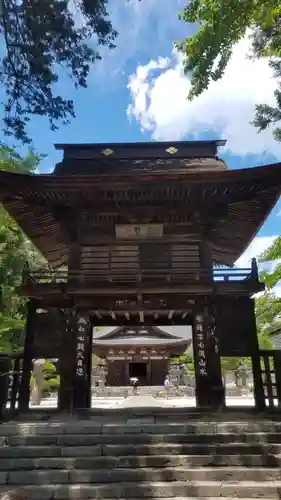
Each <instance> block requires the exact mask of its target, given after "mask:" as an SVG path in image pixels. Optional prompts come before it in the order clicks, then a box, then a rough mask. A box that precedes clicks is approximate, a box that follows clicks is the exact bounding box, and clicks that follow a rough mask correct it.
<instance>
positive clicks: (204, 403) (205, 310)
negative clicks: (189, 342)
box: [193, 298, 225, 408]
mask: <svg viewBox="0 0 281 500" xmlns="http://www.w3.org/2000/svg"><path fill="white" fill-rule="evenodd" d="M193 346H194V362H195V376H196V404H197V406H199V407H213V408H220V407H221V406H223V405H224V403H225V393H224V387H223V382H222V372H221V363H220V353H219V345H218V340H217V337H216V332H215V315H214V310H213V306H212V304H211V302H210V300H208V299H207V298H206V299H205V301H198V302H197V304H196V309H195V316H194V324H193Z"/></svg>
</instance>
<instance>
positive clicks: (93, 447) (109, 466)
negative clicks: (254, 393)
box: [0, 415, 281, 500]
mask: <svg viewBox="0 0 281 500" xmlns="http://www.w3.org/2000/svg"><path fill="white" fill-rule="evenodd" d="M192 418H193V420H192ZM230 418H231V420H230ZM0 442H1V446H0V483H1V489H2V490H7V489H9V488H12V487H21V488H24V489H25V490H26V493H27V497H28V499H30V500H49V499H57V500H68V499H70V498H71V499H105V498H106V499H112V500H113V499H116V498H126V499H139V498H146V499H149V498H166V499H171V498H178V497H179V498H181V499H182V498H188V499H192V498H194V499H195V498H206V497H208V498H212V499H213V500H214V499H215V498H220V497H224V498H227V499H231V498H236V497H237V498H244V499H246V498H247V499H249V498H252V499H253V498H256V499H257V498H266V499H271V498H274V499H277V498H278V499H280V498H281V472H280V465H281V423H279V422H278V421H271V420H269V419H262V418H257V417H256V418H255V417H254V416H253V415H252V416H251V417H250V420H249V422H247V421H246V420H245V419H240V420H239V419H238V418H237V417H235V416H234V415H232V417H231V416H229V420H228V421H226V420H225V421H224V419H223V418H220V421H219V420H216V418H215V417H213V418H212V417H211V416H209V417H206V416H205V417H202V416H198V417H196V416H193V417H191V418H190V419H189V417H188V416H187V417H186V423H167V422H166V423H165V422H162V423H161V422H160V423H159V422H158V423H148V421H147V420H144V421H142V419H139V420H135V419H134V418H130V420H129V421H128V422H127V423H125V422H124V423H116V424H101V423H98V421H97V420H96V421H92V420H68V421H65V422H60V421H57V422H56V421H49V422H30V423H23V422H17V421H15V422H8V423H3V424H1V425H0Z"/></svg>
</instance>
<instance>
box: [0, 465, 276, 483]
mask: <svg viewBox="0 0 281 500" xmlns="http://www.w3.org/2000/svg"><path fill="white" fill-rule="evenodd" d="M159 481H165V482H169V481H186V482H193V481H198V482H202V481H203V482H204V481H209V482H212V481H221V482H223V481H230V482H233V481H235V482H237V481H252V482H254V481H255V482H266V481H280V482H281V472H280V469H279V468H245V467H237V468H230V467H205V468H199V469H198V468H189V467H188V468H186V467H165V468H161V469H153V468H142V469H139V468H135V469H128V468H125V469H122V468H119V469H97V470H71V471H69V470H48V471H38V470H37V471H10V472H3V471H2V472H1V473H0V484H1V485H5V484H8V485H11V486H18V485H21V486H23V485H39V484H40V485H44V484H78V483H79V484H86V483H89V484H94V483H97V484H100V483H104V484H109V483H119V482H123V483H126V482H131V483H142V482H150V483H151V484H153V483H154V482H159Z"/></svg>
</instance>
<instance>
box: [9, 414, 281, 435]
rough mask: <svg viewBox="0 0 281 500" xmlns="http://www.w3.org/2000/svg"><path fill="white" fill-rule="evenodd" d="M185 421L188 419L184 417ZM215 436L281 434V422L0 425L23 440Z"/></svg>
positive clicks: (80, 421) (79, 422) (89, 422)
mask: <svg viewBox="0 0 281 500" xmlns="http://www.w3.org/2000/svg"><path fill="white" fill-rule="evenodd" d="M186 420H188V418H187V417H186ZM198 432H199V433H200V434H209V433H210V434H214V433H215V434H218V433H227V432H229V433H237V432H243V433H254V432H271V433H274V432H277V433H281V422H276V421H270V420H254V419H253V420H251V421H249V422H247V421H246V422H245V421H229V422H217V421H213V422H212V421H204V420H202V421H201V420H200V419H198V420H197V421H193V422H187V423H162V424H159V423H158V424H157V423H156V424H146V423H141V421H139V422H138V423H130V424H115V425H112V424H108V425H100V424H97V423H95V422H92V421H87V420H86V421H83V420H78V421H74V422H73V421H72V422H70V423H65V422H47V423H42V422H25V423H21V422H13V423H3V424H0V436H15V437H16V436H27V435H46V434H50V435H52V434H56V435H59V434H60V435H61V434H121V435H124V434H140V433H143V434H171V433H172V434H192V433H198Z"/></svg>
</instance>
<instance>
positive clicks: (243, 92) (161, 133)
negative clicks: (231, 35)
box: [3, 0, 281, 264]
mask: <svg viewBox="0 0 281 500" xmlns="http://www.w3.org/2000/svg"><path fill="white" fill-rule="evenodd" d="M185 4H186V0H162V1H161V2H159V0H142V2H139V1H138V0H111V2H109V5H110V11H111V17H112V21H113V24H114V26H115V27H116V29H117V30H118V32H119V33H120V36H119V38H118V39H117V49H115V50H114V51H111V52H108V51H107V50H106V49H105V50H103V53H102V55H103V60H102V61H101V62H99V63H97V64H96V65H95V67H94V68H93V70H92V71H91V75H90V78H89V86H88V88H87V89H85V90H78V91H77V90H74V88H73V87H72V85H71V82H70V80H68V79H67V78H66V77H65V76H63V75H62V77H61V80H60V84H59V91H60V92H61V93H62V94H63V95H64V96H65V97H68V98H71V99H73V100H74V103H75V110H76V118H75V119H73V120H72V122H71V124H70V125H68V126H62V127H61V128H60V130H59V131H57V132H55V133H53V132H51V131H50V130H49V126H48V121H47V120H45V119H44V118H38V119H33V120H32V123H31V124H30V127H29V133H30V136H31V137H32V139H33V142H34V147H35V148H36V150H37V151H38V152H40V153H44V154H47V158H46V159H45V160H44V161H43V162H42V165H41V171H42V172H50V171H51V170H52V169H53V167H54V165H55V163H56V162H57V161H59V160H60V158H61V152H58V151H55V150H54V147H53V144H54V143H60V142H62V143H75V142H126V141H144V140H182V139H191V138H194V139H202V138H204V139H208V138H212V139H213V138H219V137H221V138H225V139H227V140H228V146H227V148H226V150H225V151H221V155H222V156H223V158H224V159H225V160H226V161H227V163H228V165H229V166H230V168H246V167H254V166H256V165H266V164H267V163H273V162H275V161H279V160H281V145H280V144H277V143H275V142H274V141H273V139H272V134H271V131H267V132H265V133H263V134H257V132H256V131H255V129H254V128H253V127H252V126H251V125H250V124H249V122H250V121H251V119H252V118H253V116H254V111H253V109H254V104H255V103H259V102H261V103H265V102H268V103H271V102H272V99H273V91H274V86H275V83H274V80H273V79H272V74H271V71H270V69H269V68H268V65H267V61H259V62H256V63H253V62H251V61H249V60H248V59H247V57H246V53H247V50H248V47H249V44H248V41H247V40H245V41H243V42H242V43H241V44H239V45H238V46H237V47H236V49H235V51H234V56H233V59H232V61H231V63H230V65H229V68H228V70H227V73H226V76H225V78H223V80H221V81H220V82H216V84H213V85H212V86H211V87H210V89H209V90H208V91H207V92H206V93H205V94H203V96H201V97H200V98H199V99H196V100H195V101H194V102H193V103H189V102H188V101H186V99H185V97H186V95H187V93H188V88H189V81H188V79H187V78H186V77H184V75H183V73H182V67H181V60H180V56H179V55H178V54H176V53H175V52H174V51H173V42H174V41H175V40H178V39H182V38H183V37H184V36H187V35H189V34H191V33H192V31H194V27H192V26H187V25H185V24H184V23H183V22H182V21H179V20H178V18H177V14H178V12H179V11H180V10H181V9H182V7H183V6H184V5H185ZM3 139H4V140H5V138H3ZM279 213H280V214H281V203H280V202H279V203H278V205H277V207H276V208H275V209H274V211H273V213H272V214H271V216H270V218H269V219H268V220H267V222H266V224H265V225H264V227H263V228H262V229H261V231H260V233H259V237H260V239H259V240H255V245H254V246H253V245H252V250H251V255H252V254H253V253H256V252H257V251H260V249H262V250H263V248H264V246H265V245H267V244H268V242H269V241H270V237H271V236H272V235H276V234H279V233H280V222H281V217H280V216H278V214H279ZM257 242H258V244H257ZM257 249H258V250H257ZM248 256H249V255H248ZM247 258H248V257H247ZM241 263H243V264H244V263H245V259H244V261H243V262H242V261H241Z"/></svg>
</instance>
